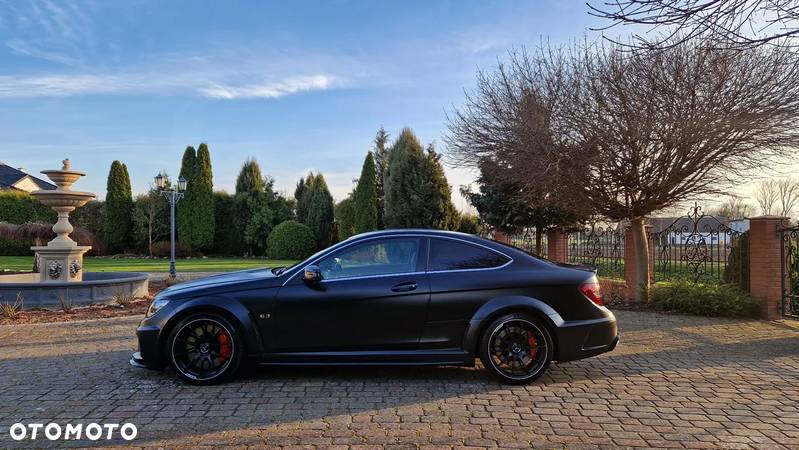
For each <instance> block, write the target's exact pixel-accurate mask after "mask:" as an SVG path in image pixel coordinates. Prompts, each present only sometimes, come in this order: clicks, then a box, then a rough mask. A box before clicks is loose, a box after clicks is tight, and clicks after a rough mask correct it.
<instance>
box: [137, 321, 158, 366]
mask: <svg viewBox="0 0 799 450" xmlns="http://www.w3.org/2000/svg"><path fill="white" fill-rule="evenodd" d="M160 332H161V330H160V329H159V328H158V327H156V326H140V327H139V328H137V329H136V337H137V338H138V340H139V351H138V352H136V353H134V354H133V355H132V356H131V358H130V364H131V365H132V366H134V367H141V368H146V369H161V368H163V362H162V358H161V349H160V347H159V345H158V335H159V334H160Z"/></svg>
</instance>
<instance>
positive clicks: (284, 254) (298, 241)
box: [266, 220, 316, 259]
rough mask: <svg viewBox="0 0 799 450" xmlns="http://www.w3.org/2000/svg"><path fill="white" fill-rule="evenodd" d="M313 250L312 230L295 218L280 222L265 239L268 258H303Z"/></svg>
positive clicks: (314, 247)
mask: <svg viewBox="0 0 799 450" xmlns="http://www.w3.org/2000/svg"><path fill="white" fill-rule="evenodd" d="M314 250H316V238H315V237H314V234H313V231H311V229H310V228H308V227H307V226H306V225H303V224H301V223H299V222H297V221H295V220H287V221H285V222H281V223H280V224H279V225H278V226H276V227H275V229H274V230H272V232H271V233H269V237H268V238H267V239H266V254H267V256H268V257H269V258H270V259H305V258H307V257H308V256H311V254H313V252H314Z"/></svg>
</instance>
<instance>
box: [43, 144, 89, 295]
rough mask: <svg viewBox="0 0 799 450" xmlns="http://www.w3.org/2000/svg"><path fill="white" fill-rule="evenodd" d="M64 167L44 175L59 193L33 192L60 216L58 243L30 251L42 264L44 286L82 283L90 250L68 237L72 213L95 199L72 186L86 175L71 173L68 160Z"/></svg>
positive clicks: (56, 230)
mask: <svg viewBox="0 0 799 450" xmlns="http://www.w3.org/2000/svg"><path fill="white" fill-rule="evenodd" d="M63 164H64V166H63V167H62V168H61V170H43V171H42V173H43V174H44V175H47V178H49V179H50V181H52V182H53V184H55V185H56V186H57V187H56V189H54V190H41V191H34V192H31V195H33V196H34V197H36V199H38V200H39V201H40V202H42V203H43V204H45V205H47V206H49V207H50V208H52V209H53V210H54V211H55V212H56V213H58V221H57V222H56V223H55V225H53V232H54V233H55V234H56V237H55V239H53V240H52V241H50V242H48V243H47V245H45V246H43V247H31V250H33V251H34V252H36V258H38V260H39V274H40V277H39V281H41V282H42V283H51V282H59V281H66V282H79V281H83V254H84V253H86V252H88V251H89V250H91V247H90V246H87V245H84V246H81V245H78V244H77V242H75V241H73V240H72V239H71V238H70V237H69V233H72V230H73V228H72V224H70V223H69V213H71V212H72V211H74V210H75V208H80V207H81V206H83V205H85V204H86V203H87V202H88V201H89V200H92V199H93V198H94V197H95V195H94V194H92V193H91V192H77V191H73V190H72V185H73V184H74V183H75V182H76V181H78V179H80V177H82V176H85V175H86V174H85V173H83V172H76V171H74V170H72V168H71V167H70V163H69V159H65V160H64V161H63Z"/></svg>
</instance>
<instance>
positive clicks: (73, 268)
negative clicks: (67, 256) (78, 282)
mask: <svg viewBox="0 0 799 450" xmlns="http://www.w3.org/2000/svg"><path fill="white" fill-rule="evenodd" d="M80 269H81V266H80V262H78V260H77V259H73V260H72V261H71V262H70V263H69V276H70V277H71V278H75V277H77V276H78V274H79V273H80Z"/></svg>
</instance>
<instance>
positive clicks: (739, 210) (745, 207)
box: [712, 195, 753, 220]
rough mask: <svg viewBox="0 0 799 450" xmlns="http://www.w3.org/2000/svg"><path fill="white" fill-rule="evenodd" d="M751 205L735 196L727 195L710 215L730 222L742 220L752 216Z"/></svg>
mask: <svg viewBox="0 0 799 450" xmlns="http://www.w3.org/2000/svg"><path fill="white" fill-rule="evenodd" d="M752 212H753V209H752V205H750V204H749V203H747V202H746V201H744V199H743V198H741V197H739V196H737V195H729V196H727V198H726V199H725V200H724V201H723V202H722V203H721V204H720V205H719V206H718V207H716V209H715V210H713V212H712V214H713V215H715V216H717V217H723V218H726V219H730V220H738V219H744V218H746V217H749V216H751V215H752Z"/></svg>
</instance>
